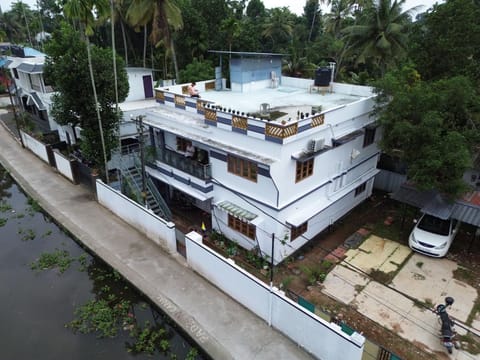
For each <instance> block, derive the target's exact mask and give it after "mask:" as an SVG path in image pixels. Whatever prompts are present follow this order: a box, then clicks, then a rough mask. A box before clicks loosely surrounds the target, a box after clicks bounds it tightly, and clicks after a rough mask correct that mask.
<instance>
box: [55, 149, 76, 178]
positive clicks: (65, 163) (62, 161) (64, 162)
mask: <svg viewBox="0 0 480 360" xmlns="http://www.w3.org/2000/svg"><path fill="white" fill-rule="evenodd" d="M53 155H54V156H55V164H56V165H57V170H58V171H59V172H60V174H62V175H63V176H65V177H66V178H67V179H69V180H70V181H71V182H74V181H75V180H74V178H73V173H72V162H71V161H70V159H67V158H66V157H65V156H63V155H62V154H61V153H60V151H58V150H57V149H53Z"/></svg>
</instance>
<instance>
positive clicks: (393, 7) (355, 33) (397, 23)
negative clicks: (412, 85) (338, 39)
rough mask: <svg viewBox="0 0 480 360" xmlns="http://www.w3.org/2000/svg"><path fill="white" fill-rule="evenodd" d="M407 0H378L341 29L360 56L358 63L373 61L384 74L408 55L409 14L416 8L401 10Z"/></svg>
mask: <svg viewBox="0 0 480 360" xmlns="http://www.w3.org/2000/svg"><path fill="white" fill-rule="evenodd" d="M405 1H406V0H400V1H397V0H394V1H393V2H392V0H377V1H376V2H375V3H374V4H373V6H368V7H366V8H364V9H363V12H362V14H361V15H360V19H359V22H358V24H356V25H352V26H349V27H347V28H345V29H344V30H342V33H343V34H344V36H345V38H346V39H347V41H348V42H349V43H350V48H349V51H350V52H351V53H352V54H354V55H356V56H357V60H356V63H357V64H358V63H366V62H367V61H373V63H375V64H376V65H377V66H379V68H380V73H381V75H382V76H383V74H385V72H386V70H387V68H388V67H389V66H390V65H392V64H393V63H395V61H397V60H398V59H400V58H402V56H404V55H405V53H406V46H407V29H408V26H409V25H410V24H411V16H410V14H411V12H412V11H414V10H415V8H412V9H409V10H407V11H402V5H404V3H405Z"/></svg>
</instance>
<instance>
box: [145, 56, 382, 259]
mask: <svg viewBox="0 0 480 360" xmlns="http://www.w3.org/2000/svg"><path fill="white" fill-rule="evenodd" d="M234 55H238V57H235V56H234V58H235V61H234V62H232V63H231V66H230V69H231V71H233V72H234V73H231V79H230V80H231V84H232V90H230V89H225V83H226V82H225V79H221V78H218V77H219V75H217V79H215V80H209V81H202V82H197V87H198V88H199V90H200V95H201V98H193V97H189V96H188V95H185V88H186V86H187V84H181V85H174V86H170V87H161V88H156V89H155V93H156V101H157V102H158V103H159V106H158V107H155V108H151V109H146V110H145V111H144V112H143V115H144V116H145V117H144V120H143V122H144V124H145V125H147V126H148V128H149V133H150V140H151V145H153V146H154V148H155V150H156V159H155V161H154V162H153V164H151V165H149V166H147V172H148V173H149V175H150V176H151V177H152V178H153V179H155V182H156V184H157V186H158V188H159V190H160V192H161V193H162V194H164V195H166V196H167V198H168V196H171V195H172V194H173V193H181V194H182V195H183V196H185V197H186V198H188V199H191V200H192V202H193V203H194V204H195V206H197V207H199V208H201V209H203V210H205V211H206V212H208V213H210V214H211V227H212V228H213V229H215V230H218V231H220V232H222V233H224V234H225V235H226V236H227V237H228V238H230V239H232V240H234V241H236V242H238V244H239V245H241V246H243V247H244V248H247V249H251V248H255V247H256V248H259V249H260V250H261V251H262V253H263V254H266V255H268V256H271V253H272V250H271V249H272V245H273V248H274V250H273V252H274V261H275V263H278V262H280V261H282V260H283V259H284V258H285V257H287V256H288V255H290V254H292V253H293V252H294V251H295V250H297V249H298V248H300V247H301V246H302V245H304V244H305V243H306V242H308V241H309V240H310V239H312V238H313V237H314V236H315V235H317V234H318V233H319V232H321V231H322V230H324V229H325V228H326V227H328V226H329V225H331V224H332V223H334V222H335V221H336V220H338V219H339V218H340V217H342V216H343V215H345V214H346V213H347V212H348V211H349V210H351V209H352V208H353V207H355V206H356V205H358V204H359V203H360V202H362V201H363V200H365V199H366V198H367V197H369V196H370V195H371V192H372V186H373V180H374V177H375V175H376V173H377V169H376V164H377V160H378V157H379V149H378V147H377V145H376V143H377V141H378V139H379V137H380V135H381V134H380V131H379V129H377V127H376V125H375V119H374V118H373V117H372V116H371V115H372V109H373V106H374V95H373V93H372V89H371V88H369V87H364V86H355V85H346V84H339V83H334V82H331V81H330V79H327V83H317V79H315V80H306V79H298V78H289V77H283V76H281V75H280V72H279V71H277V70H278V69H279V67H278V65H279V64H280V57H279V55H278V54H258V53H236V54H234ZM216 73H217V74H220V73H221V71H219V70H218V69H217V71H216ZM273 73H275V76H274V75H273ZM215 89H219V90H215ZM189 143H192V144H193V145H194V147H195V149H196V151H195V155H194V157H193V158H187V157H185V155H186V147H187V146H188V145H189ZM272 239H274V242H273V244H272Z"/></svg>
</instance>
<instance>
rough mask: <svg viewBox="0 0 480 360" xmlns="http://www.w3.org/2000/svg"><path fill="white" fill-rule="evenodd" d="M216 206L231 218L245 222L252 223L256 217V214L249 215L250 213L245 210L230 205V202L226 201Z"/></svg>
mask: <svg viewBox="0 0 480 360" xmlns="http://www.w3.org/2000/svg"><path fill="white" fill-rule="evenodd" d="M217 206H218V207H219V208H222V209H223V210H225V211H226V212H228V213H229V214H232V215H233V216H236V217H238V218H241V219H244V220H246V221H252V220H253V219H255V218H256V217H257V215H256V214H254V213H251V212H250V211H248V210H245V209H244V208H241V207H240V206H238V205H235V204H232V203H231V202H230V201H227V200H225V201H222V202H220V203H218V204H217Z"/></svg>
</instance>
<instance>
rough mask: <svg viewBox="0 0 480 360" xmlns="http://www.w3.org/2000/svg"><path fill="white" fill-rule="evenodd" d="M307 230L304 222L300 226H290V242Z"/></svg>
mask: <svg viewBox="0 0 480 360" xmlns="http://www.w3.org/2000/svg"><path fill="white" fill-rule="evenodd" d="M307 229H308V221H306V222H304V223H303V224H302V225H299V226H292V228H291V230H290V241H293V240H295V239H296V238H298V237H299V236H300V235H302V234H304V233H305V232H306V231H307Z"/></svg>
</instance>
